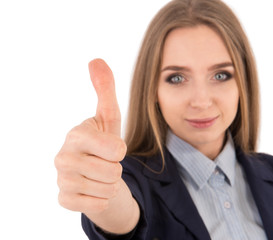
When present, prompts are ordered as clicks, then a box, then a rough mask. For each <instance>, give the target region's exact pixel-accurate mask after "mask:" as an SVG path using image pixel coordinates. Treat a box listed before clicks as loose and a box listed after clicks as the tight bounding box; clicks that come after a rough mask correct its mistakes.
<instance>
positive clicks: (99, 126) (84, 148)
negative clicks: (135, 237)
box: [55, 59, 139, 233]
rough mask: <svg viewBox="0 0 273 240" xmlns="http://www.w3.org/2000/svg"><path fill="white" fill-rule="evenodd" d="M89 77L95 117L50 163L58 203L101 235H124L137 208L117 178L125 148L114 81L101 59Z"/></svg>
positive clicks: (93, 63)
mask: <svg viewBox="0 0 273 240" xmlns="http://www.w3.org/2000/svg"><path fill="white" fill-rule="evenodd" d="M89 71H90V77H91V80H92V83H93V86H94V88H95V90H96V93H97V96H98V105H97V111H96V116H95V117H93V118H90V119H87V120H85V121H84V122H83V123H82V124H80V125H79V126H76V127H74V128H73V129H72V130H71V131H70V132H69V133H68V134H67V137H66V140H65V143H64V145H63V146H62V148H61V150H60V152H59V153H58V155H57V156H56V158H55V166H56V168H57V171H58V186H59V189H60V192H59V202H60V204H61V205H62V206H63V207H65V208H67V209H70V210H73V211H79V212H82V213H84V214H86V215H87V216H88V217H89V218H90V219H91V220H92V221H93V222H94V223H95V224H97V225H98V226H100V227H101V228H102V229H104V230H106V231H109V232H113V233H126V232H128V231H130V230H132V229H133V228H134V226H135V225H136V224H137V221H138V218H139V208H138V205H137V203H136V201H135V200H134V199H133V198H132V195H131V193H130V190H129V188H128V187H127V185H126V184H125V182H124V181H123V180H122V178H121V174H122V166H121V164H120V161H122V160H123V158H124V157H125V154H126V144H125V142H124V141H123V140H122V139H121V137H120V128H121V117H120V111H119V106H118V103H117V98H116V93H115V83H114V77H113V74H112V71H111V69H110V68H109V67H108V66H107V65H106V63H105V62H104V61H103V60H101V59H96V60H93V61H91V62H90V63H89ZM121 209H122V211H120V210H121ZM124 209H127V210H128V211H127V210H125V211H124ZM122 212H124V213H122ZM115 215H116V217H117V216H118V219H120V220H119V221H117V218H115Z"/></svg>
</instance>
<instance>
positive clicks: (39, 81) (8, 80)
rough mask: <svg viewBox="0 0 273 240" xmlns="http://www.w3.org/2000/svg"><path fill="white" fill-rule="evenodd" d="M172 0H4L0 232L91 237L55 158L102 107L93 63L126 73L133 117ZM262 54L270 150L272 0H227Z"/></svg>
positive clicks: (266, 147) (123, 91) (265, 139)
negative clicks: (134, 95) (134, 79)
mask: <svg viewBox="0 0 273 240" xmlns="http://www.w3.org/2000/svg"><path fill="white" fill-rule="evenodd" d="M167 2H168V1H167V0H153V1H152V0H137V1H128V0H115V1H111V0H108V1H107V0H88V1H87V0H77V1H71V0H47V1H41V0H33V1H31V0H25V1H20V0H6V1H3V0H1V1H0V114H1V115H0V121H1V122H0V161H1V162H0V163H1V164H0V194H1V195H0V220H1V223H0V229H1V230H0V239H29V240H34V239H40V240H42V239H47V240H48V239H66V240H69V239H71V240H72V239H86V237H85V234H84V233H83V231H82V229H81V224H80V214H79V213H73V212H70V211H68V210H65V209H63V208H61V207H60V206H59V205H58V201H57V195H58V188H57V185H56V171H55V168H54V157H55V155H56V154H57V152H58V150H59V149H60V147H61V145H62V144H63V141H64V138H65V135H66V133H67V132H68V131H69V130H70V129H71V128H72V127H73V126H75V125H76V124H79V123H81V122H82V121H83V120H84V119H86V118H88V117H91V116H93V115H94V113H95V109H96V102H97V99H96V95H95V92H94V90H93V88H92V85H91V82H90V79H89V73H88V68H87V64H88V62H89V61H90V60H92V59H94V58H97V57H100V58H103V59H105V60H106V61H107V62H108V64H109V65H110V67H111V68H112V70H113V72H114V75H115V78H116V85H117V86H116V88H117V95H118V100H119V103H120V107H121V112H122V118H123V125H124V120H125V116H126V110H127V102H128V91H129V86H130V81H131V76H132V70H133V67H134V63H135V60H136V55H137V52H138V49H139V45H140V43H141V40H142V37H143V34H144V32H145V30H146V27H147V25H148V23H149V22H150V20H151V18H152V17H153V16H154V15H155V13H156V12H157V11H158V10H159V8H161V7H162V6H163V5H164V4H165V3H167ZM225 2H227V3H228V4H229V5H230V6H231V7H232V8H233V9H234V11H235V12H236V13H237V15H238V16H239V18H240V20H241V22H242V24H243V26H244V28H245V30H246V32H247V34H248V36H249V38H250V42H251V44H252V46H253V49H254V53H255V55H256V59H257V63H258V69H259V76H260V82H261V93H262V94H261V97H262V125H261V126H262V127H261V140H260V147H259V150H260V151H264V152H268V153H270V154H273V148H272V144H271V142H272V141H271V138H272V137H271V135H272V133H273V127H272V122H273V116H272V103H273V101H272V100H273V96H272V89H271V88H272V86H273V84H272V81H273V76H272V62H273V61H272V55H273V47H272V43H273V34H272V23H273V14H272V10H273V5H272V3H271V2H272V1H268V0H260V1H256V0H253V1H238V0H226V1H225Z"/></svg>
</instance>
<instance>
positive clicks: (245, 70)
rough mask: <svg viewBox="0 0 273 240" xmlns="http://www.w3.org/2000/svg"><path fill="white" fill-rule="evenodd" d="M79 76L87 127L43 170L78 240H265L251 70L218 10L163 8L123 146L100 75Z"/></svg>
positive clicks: (267, 180) (271, 214)
mask: <svg viewBox="0 0 273 240" xmlns="http://www.w3.org/2000/svg"><path fill="white" fill-rule="evenodd" d="M89 68H90V76H91V79H92V82H93V85H94V87H95V89H96V92H97V95H98V106H97V113H96V116H95V117H93V118H90V119H87V120H86V121H84V122H83V123H82V124H80V125H79V126H77V127H75V128H73V129H72V130H71V131H70V132H69V133H68V135H67V138H66V141H65V143H64V145H63V147H62V149H61V150H60V152H59V154H58V155H57V156H56V159H55V164H56V167H57V170H58V185H59V187H60V194H59V201H60V204H61V205H62V206H64V207H65V208H68V209H70V210H74V211H79V212H82V213H83V214H82V225H83V228H84V231H85V232H86V234H87V236H88V237H89V238H90V239H202V240H203V239H204V240H206V239H255V240H256V239H273V228H272V227H271V226H272V223H273V204H272V202H273V184H272V183H273V157H272V156H269V155H265V154H259V153H256V152H255V151H256V145H257V137H258V128H259V93H258V79H257V73H256V66H255V62H254V59H253V55H252V52H251V48H250V46H249V43H248V40H247V38H246V36H245V34H244V32H243V30H242V27H241V25H240V23H239V22H238V20H237V18H236V17H235V16H234V14H233V13H232V11H231V10H230V9H229V8H228V7H227V6H226V5H225V4H224V3H223V2H221V1H220V0H173V1H171V2H170V3H169V4H167V5H166V6H165V7H164V8H163V9H162V10H161V11H160V12H159V13H158V14H157V15H156V16H155V18H154V19H153V21H152V22H151V24H150V26H149V28H148V30H147V33H146V36H145V38H144V41H143V44H142V47H141V50H140V53H139V57H138V60H137V64H136V68H135V73H134V77H133V82H132V89H131V100H130V107H129V114H128V126H127V132H126V138H125V142H124V141H123V140H122V139H121V138H120V113H119V108H118V104H117V101H116V96H115V87H114V79H113V76H112V73H111V70H110V69H109V67H108V66H107V65H106V64H105V63H104V61H103V60H100V59H97V60H94V61H92V62H91V63H90V64H89ZM125 155H126V156H125Z"/></svg>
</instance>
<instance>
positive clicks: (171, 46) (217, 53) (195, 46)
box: [162, 25, 231, 66]
mask: <svg viewBox="0 0 273 240" xmlns="http://www.w3.org/2000/svg"><path fill="white" fill-rule="evenodd" d="M226 61H231V58H230V55H229V53H228V50H227V48H226V46H225V44H224V42H223V40H222V38H221V37H220V36H219V35H218V34H217V33H216V32H215V31H214V30H213V29H211V28H209V27H207V26H206V25H198V26H195V27H189V28H177V29H175V30H172V31H171V32H170V33H169V34H168V36H167V38H166V41H165V44H164V49H163V63H162V65H163V66H164V65H167V64H168V65H169V64H178V63H179V64H181V65H189V66H192V65H194V66H196V65H198V64H201V65H210V64H215V63H218V62H226Z"/></svg>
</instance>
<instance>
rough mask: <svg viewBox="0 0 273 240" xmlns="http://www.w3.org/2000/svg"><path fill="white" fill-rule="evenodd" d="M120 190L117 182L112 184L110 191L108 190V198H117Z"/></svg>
mask: <svg viewBox="0 0 273 240" xmlns="http://www.w3.org/2000/svg"><path fill="white" fill-rule="evenodd" d="M119 190H120V184H119V182H116V183H114V184H112V185H111V189H110V191H109V192H110V197H115V196H117V194H118V192H119Z"/></svg>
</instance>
